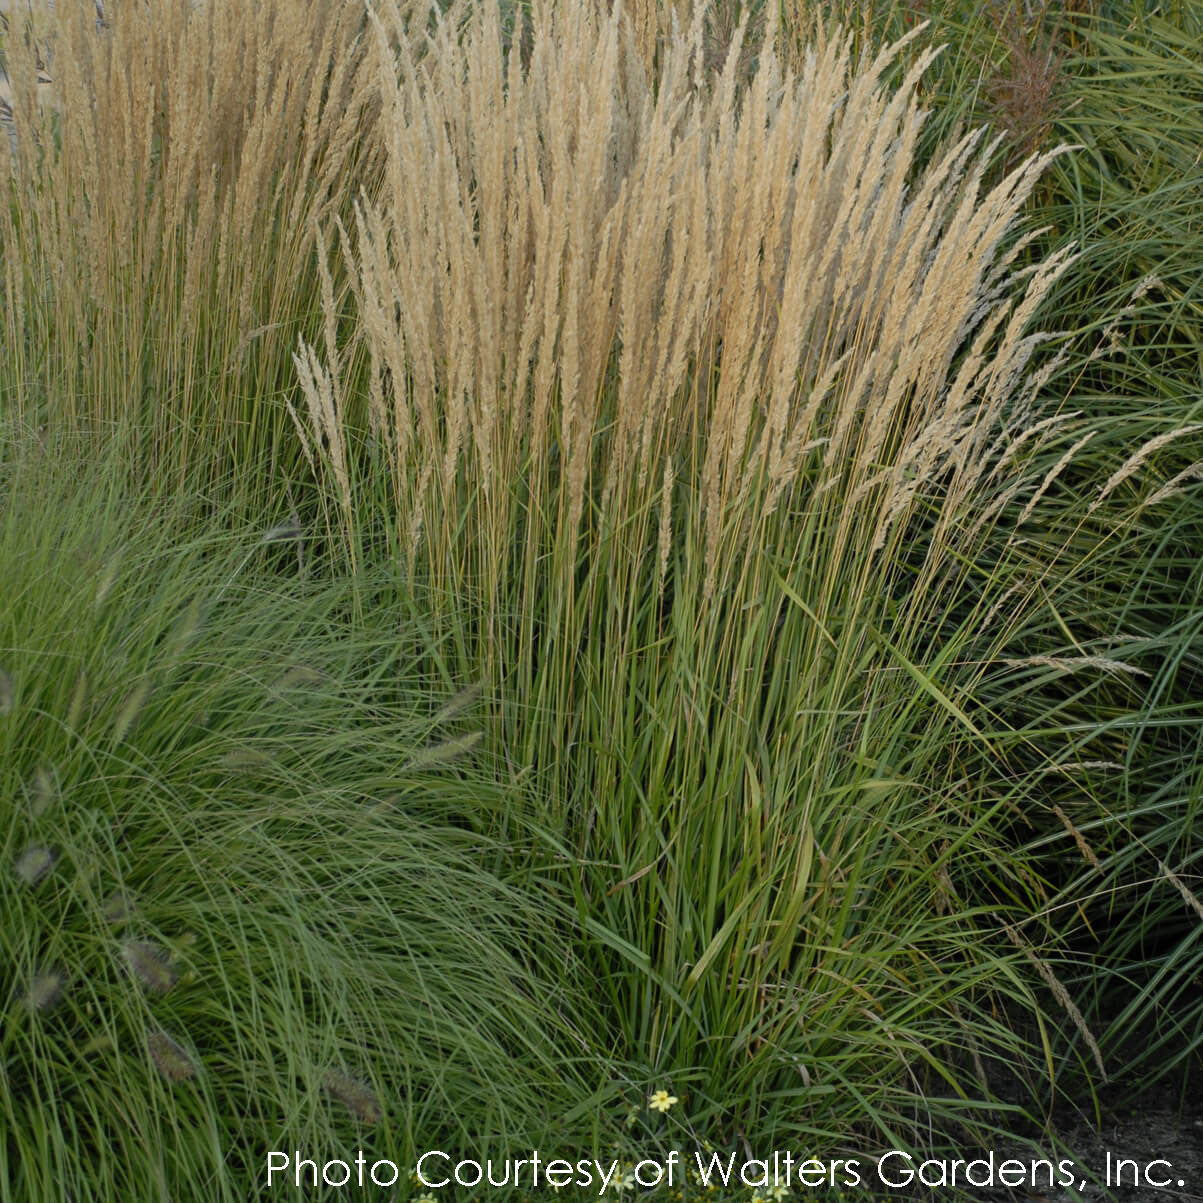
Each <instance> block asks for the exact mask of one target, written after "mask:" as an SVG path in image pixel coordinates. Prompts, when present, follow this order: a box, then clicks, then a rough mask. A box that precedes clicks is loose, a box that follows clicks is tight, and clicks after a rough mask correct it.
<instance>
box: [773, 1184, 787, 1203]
mask: <svg viewBox="0 0 1203 1203" xmlns="http://www.w3.org/2000/svg"><path fill="white" fill-rule="evenodd" d="M769 1196H770V1197H771V1198H772V1199H773V1203H781V1200H782V1199H788V1198H789V1196H790V1189H789V1187H788V1186H786V1185H785V1184H784V1183H783V1182H778V1183H777V1185H776V1186H774V1187H773V1188H772V1189H771V1190H770V1191H769Z"/></svg>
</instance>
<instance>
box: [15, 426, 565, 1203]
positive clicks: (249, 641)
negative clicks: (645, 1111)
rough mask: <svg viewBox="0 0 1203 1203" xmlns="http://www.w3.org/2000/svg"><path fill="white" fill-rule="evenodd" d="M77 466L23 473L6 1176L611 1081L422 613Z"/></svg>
mask: <svg viewBox="0 0 1203 1203" xmlns="http://www.w3.org/2000/svg"><path fill="white" fill-rule="evenodd" d="M7 451H11V448H8V449H6V452H7ZM60 454H63V464H62V465H61V466H59V465H55V464H54V463H53V460H52V458H51V453H49V452H46V453H43V452H33V453H30V455H23V456H20V457H17V456H15V454H6V455H5V458H4V466H3V472H2V475H0V560H2V561H3V563H4V564H5V565H6V566H7V569H6V572H5V574H4V579H3V582H0V593H2V598H0V663H3V665H4V669H5V673H6V679H7V680H8V682H9V689H10V691H11V703H10V705H9V707H8V710H7V713H6V714H5V715H3V716H2V717H0V831H2V832H3V836H2V838H0V862H2V863H3V866H4V871H3V872H2V873H0V916H2V921H0V983H2V985H0V991H2V993H3V1004H4V1010H3V1014H2V1015H0V1046H2V1048H3V1063H4V1067H5V1068H4V1074H3V1077H2V1078H0V1163H2V1164H3V1165H4V1166H5V1171H4V1173H3V1174H2V1175H0V1182H2V1183H3V1185H2V1186H0V1197H3V1198H4V1199H6V1200H9V1199H11V1200H14V1201H15V1200H18V1199H19V1200H21V1201H22V1203H37V1201H45V1203H50V1200H55V1201H57V1200H61V1199H63V1198H64V1197H80V1198H83V1197H85V1196H86V1197H89V1198H102V1199H117V1198H122V1199H126V1198H128V1199H138V1200H150V1199H156V1200H165V1199H168V1198H181V1197H192V1196H193V1195H194V1193H195V1191H196V1190H198V1189H203V1193H204V1196H205V1197H206V1198H211V1199H225V1200H245V1199H246V1198H248V1197H249V1196H250V1194H251V1193H252V1192H253V1191H254V1190H257V1189H258V1187H259V1186H260V1185H261V1183H262V1181H263V1180H264V1178H263V1174H264V1167H265V1165H266V1156H267V1152H268V1151H269V1150H271V1149H275V1148H277V1147H283V1146H281V1145H280V1141H281V1140H282V1139H283V1140H285V1141H286V1143H287V1147H288V1148H289V1149H292V1148H306V1147H308V1148H313V1149H324V1150H337V1149H340V1148H349V1147H352V1146H353V1144H354V1142H355V1141H356V1140H357V1139H366V1133H367V1130H368V1129H370V1130H371V1139H372V1141H373V1143H374V1147H375V1148H376V1150H377V1152H378V1155H379V1156H380V1157H387V1158H392V1159H394V1160H396V1161H397V1162H398V1163H399V1164H403V1165H405V1166H408V1165H411V1164H412V1153H413V1142H414V1141H417V1140H419V1139H421V1140H425V1139H429V1138H434V1137H438V1136H440V1135H441V1137H442V1138H444V1139H448V1140H460V1141H462V1140H464V1139H467V1137H465V1133H470V1134H471V1139H473V1140H480V1139H481V1138H482V1134H485V1138H486V1139H487V1140H502V1139H505V1140H507V1141H509V1140H536V1139H538V1136H539V1134H540V1133H545V1132H546V1131H547V1128H548V1126H549V1125H550V1124H551V1123H552V1117H553V1116H556V1115H563V1114H564V1113H565V1112H567V1111H568V1110H569V1109H570V1107H571V1106H574V1105H580V1103H581V1100H582V1097H583V1087H582V1086H581V1084H580V1082H579V1081H578V1080H577V1074H576V1071H575V1070H574V1069H573V1068H572V1056H571V1050H572V1048H573V1047H574V1041H575V1040H576V1039H577V1037H576V1036H575V1035H574V1034H573V1033H572V1032H571V1030H570V1028H569V1026H567V1025H566V1024H565V1022H564V1021H563V1020H562V1019H561V1018H560V1006H559V1002H558V999H559V995H560V991H561V986H560V985H559V984H558V982H557V981H556V980H554V979H551V980H548V979H547V978H545V976H544V969H545V967H547V966H552V965H554V966H563V965H565V964H566V963H567V958H568V953H567V950H566V949H564V948H563V947H562V946H560V945H558V944H557V943H556V942H555V940H554V939H553V938H552V937H551V936H550V934H549V928H548V924H547V922H546V917H545V914H544V909H541V908H540V906H539V905H538V903H537V900H535V899H533V898H531V897H530V896H528V895H527V894H526V893H524V892H523V891H522V890H520V889H519V887H518V883H517V882H516V880H515V878H514V876H513V874H512V873H510V872H507V871H506V868H505V862H504V848H503V846H502V845H500V844H498V843H497V842H496V841H493V840H491V839H490V838H489V837H488V836H486V835H485V834H484V833H483V832H484V829H485V828H486V827H487V826H488V825H489V824H488V821H487V818H486V816H487V815H488V814H489V813H490V812H491V811H495V810H496V809H498V808H501V807H503V806H504V805H505V803H506V797H507V794H506V791H505V790H504V789H503V788H502V787H501V786H500V785H498V784H496V783H495V782H494V780H493V779H491V778H490V777H489V775H488V774H486V773H485V772H484V769H483V764H482V761H481V758H480V757H479V755H475V756H461V757H460V758H459V759H458V760H457V761H456V765H455V767H454V769H453V770H451V769H447V768H445V767H443V763H442V762H441V761H440V760H439V758H438V757H436V756H433V755H426V756H425V757H424V758H423V757H422V756H421V753H422V752H423V751H425V750H426V749H428V748H429V746H430V745H432V744H437V743H438V742H440V741H444V740H446V739H448V738H460V739H461V740H462V739H464V733H471V732H472V731H473V730H474V729H473V727H472V724H473V723H474V722H477V721H478V719H479V716H478V715H474V714H473V713H472V711H471V710H467V711H463V710H461V712H460V715H459V717H458V718H457V717H454V716H452V717H451V718H450V719H447V718H444V717H440V715H439V713H438V712H439V710H440V708H441V707H440V705H439V701H440V696H441V698H442V699H443V701H444V702H445V700H446V698H447V696H448V693H449V691H448V690H446V689H438V688H436V686H435V683H434V682H432V681H430V680H428V679H426V678H424V677H423V676H421V675H420V674H419V673H418V671H417V669H416V668H415V663H416V661H413V660H411V659H410V653H409V652H407V650H406V649H407V642H408V641H407V638H406V635H405V632H404V630H403V629H399V625H398V623H397V621H396V612H395V610H394V611H384V610H382V611H379V612H378V613H377V615H376V617H375V618H374V619H371V620H368V621H366V622H359V623H356V622H355V621H354V620H353V611H352V608H351V606H350V600H351V597H350V590H349V588H348V584H347V582H346V581H341V582H340V581H338V580H336V579H333V578H331V577H330V576H329V575H328V574H325V575H324V579H323V580H322V581H321V582H320V583H317V582H314V581H310V582H308V583H306V582H303V581H300V580H298V579H297V574H296V567H295V564H293V566H292V568H291V570H290V571H288V570H282V569H281V567H280V565H279V563H278V562H277V563H276V564H275V567H273V566H272V563H271V562H269V560H268V557H269V556H270V555H271V553H273V552H274V551H275V548H274V546H273V545H272V544H264V543H263V541H262V538H261V535H260V532H258V531H250V532H245V531H244V530H243V529H242V528H241V527H237V526H234V527H232V528H231V529H230V530H228V531H223V530H222V529H221V527H222V524H221V522H220V520H219V519H218V518H214V519H212V520H211V521H210V522H208V523H198V522H197V521H196V520H195V517H192V516H189V514H188V513H187V512H186V511H187V510H188V509H189V507H188V506H186V505H182V504H177V503H175V502H165V501H164V500H163V499H157V500H156V499H153V498H150V497H148V496H143V495H139V494H138V493H137V491H136V490H131V489H130V488H129V486H128V485H127V484H124V483H122V482H120V481H118V480H116V479H115V477H116V476H117V474H116V473H109V474H108V476H107V477H106V476H105V474H104V473H103V472H101V471H97V470H95V469H87V468H83V467H82V461H81V460H78V459H76V458H75V457H74V455H72V454H71V453H63V452H61V451H60ZM287 563H288V561H287V560H285V561H284V564H285V565H287ZM361 584H362V582H361ZM290 664H303V665H305V666H306V667H307V668H309V669H310V670H311V675H310V676H308V677H307V678H306V679H305V680H303V681H301V680H299V679H296V680H293V681H292V682H291V683H290V684H288V685H285V684H283V680H282V679H283V678H285V677H286V676H287V673H288V671H289V665H290ZM319 674H320V676H319ZM457 732H460V733H461V734H458V735H457ZM232 753H238V754H240V755H241V756H242V759H240V760H237V759H235V758H234V757H233V756H232V755H231V754H232ZM251 753H253V756H251V755H249V754H251ZM422 1147H425V1146H424V1145H423V1146H422ZM201 1183H203V1184H204V1185H203V1188H202V1187H200V1186H198V1185H197V1184H201Z"/></svg>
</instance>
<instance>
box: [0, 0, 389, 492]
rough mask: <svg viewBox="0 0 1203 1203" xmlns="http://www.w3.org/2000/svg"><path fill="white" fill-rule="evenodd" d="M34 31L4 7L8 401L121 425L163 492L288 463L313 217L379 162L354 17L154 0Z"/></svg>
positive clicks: (314, 295)
mask: <svg viewBox="0 0 1203 1203" xmlns="http://www.w3.org/2000/svg"><path fill="white" fill-rule="evenodd" d="M32 22H33V16H32V15H31V14H30V13H27V12H26V11H25V9H24V8H23V7H22V6H15V8H14V11H13V12H12V14H11V15H10V24H11V31H10V33H9V34H8V35H7V36H6V40H5V52H4V53H5V65H6V68H7V71H8V74H9V77H10V79H11V87H12V94H13V102H12V108H13V128H14V135H13V136H14V140H15V152H11V151H10V146H9V141H8V139H7V138H4V139H0V181H2V183H0V188H3V203H2V204H0V303H2V304H3V307H4V314H5V328H6V338H5V355H4V357H3V360H2V361H0V362H2V365H3V366H0V395H2V396H3V397H4V398H5V402H4V404H5V407H6V409H7V410H8V411H9V412H10V413H14V412H15V413H16V414H17V415H19V416H20V419H21V420H22V422H23V423H25V424H26V425H28V426H30V427H33V426H37V425H42V424H47V423H48V424H50V425H51V426H52V427H55V428H65V429H67V430H74V431H88V432H91V433H92V434H93V435H94V436H96V437H97V438H98V439H103V437H104V436H105V435H106V434H107V432H108V431H109V429H110V428H111V426H112V425H113V424H114V423H118V422H121V421H131V422H133V423H134V424H136V425H137V426H139V427H140V428H141V429H143V430H144V431H146V432H147V436H148V437H147V438H146V440H145V441H144V443H143V445H142V446H140V447H139V448H138V454H139V456H140V458H141V461H142V468H143V470H144V471H146V472H150V471H156V472H160V473H161V474H162V477H163V479H164V480H167V481H170V482H171V485H172V487H174V488H180V487H182V486H183V483H184V481H185V479H190V480H195V479H197V478H198V476H199V475H200V474H201V473H202V471H206V470H207V472H208V474H209V476H210V484H211V486H215V485H216V483H217V482H218V481H220V480H227V481H228V475H227V472H226V465H228V464H229V463H230V462H231V460H232V459H233V460H237V461H238V462H242V463H246V464H248V465H249V464H251V463H255V462H259V461H260V460H264V459H266V460H267V461H268V462H269V463H271V462H273V461H275V463H276V467H277V468H284V469H287V467H288V461H289V457H290V456H294V457H295V454H296V450H295V446H294V447H291V448H289V447H287V446H283V445H282V444H281V441H280V434H281V432H282V430H285V429H286V428H287V421H288V419H287V416H286V414H285V411H284V408H283V405H282V403H281V398H282V396H283V394H284V393H285V392H287V391H289V390H290V389H291V388H293V387H294V383H293V378H292V364H291V361H290V358H289V356H290V352H291V351H292V349H293V348H294V347H295V345H296V339H297V336H298V334H301V333H305V334H306V335H307V336H308V337H312V336H313V335H314V333H315V332H316V330H317V329H319V328H320V327H318V326H315V325H313V321H314V319H315V317H317V315H318V313H319V297H320V295H321V294H320V290H319V288H318V284H317V279H316V276H315V271H314V262H313V248H312V234H313V224H312V223H313V222H314V221H318V220H322V221H324V220H327V219H328V218H329V217H330V216H331V215H333V214H335V213H338V212H347V210H348V206H349V203H350V201H351V199H352V197H353V195H354V190H353V189H348V188H347V182H348V180H356V181H357V182H358V187H364V188H370V187H371V185H372V180H373V177H374V174H375V171H376V163H377V158H376V155H377V149H378V144H377V140H376V135H375V119H376V110H375V108H374V106H373V102H372V98H371V94H370V91H369V88H370V83H371V74H372V72H371V69H370V65H369V64H368V63H367V62H366V61H365V58H364V54H363V50H362V38H361V27H362V24H363V13H362V11H361V10H360V9H359V8H358V7H357V6H356V5H353V4H340V3H319V4H309V3H305V2H303V0H270V2H269V3H266V4H261V3H258V2H257V0H255V2H252V0H247V2H245V3H239V4H237V5H231V4H199V5H198V4H192V3H190V2H189V0H179V2H174V0H163V2H156V3H152V4H121V5H117V6H112V11H110V12H109V13H108V15H107V19H106V20H105V21H103V22H100V21H97V20H96V19H95V15H94V14H93V12H92V11H91V6H90V5H77V4H72V5H61V6H59V7H58V9H57V10H56V11H55V12H54V13H42V12H39V16H38V20H37V23H36V26H35V25H33V24H32ZM39 63H42V64H43V66H44V68H45V69H44V70H42V71H41V73H40V74H41V77H43V78H45V77H47V76H48V77H49V80H50V82H49V83H41V84H40V83H39V82H38V80H39ZM14 153H15V159H14V158H13V154H14ZM10 160H11V161H10ZM281 457H282V458H283V463H281V462H280V458H281ZM240 491H241V492H242V493H243V494H245V493H246V492H248V491H253V490H252V489H251V483H250V482H249V481H246V482H243V487H242V488H241V490H240ZM261 501H262V498H258V497H256V498H252V499H249V508H250V509H251V511H252V512H253V510H254V506H255V504H256V503H258V502H261Z"/></svg>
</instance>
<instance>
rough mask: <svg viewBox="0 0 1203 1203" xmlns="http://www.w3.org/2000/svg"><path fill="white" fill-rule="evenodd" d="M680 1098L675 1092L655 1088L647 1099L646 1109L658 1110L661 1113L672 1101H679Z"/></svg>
mask: <svg viewBox="0 0 1203 1203" xmlns="http://www.w3.org/2000/svg"><path fill="white" fill-rule="evenodd" d="M680 1101H681V1100H680V1099H679V1098H677V1096H676V1095H675V1094H669V1093H668V1091H667V1090H657V1091H656V1093H655V1094H653V1095H652V1097H651V1098H650V1099H648V1101H647V1109H648V1110H649V1111H659V1112H660V1113H661V1114H663V1113H664V1112H665V1111H667V1110H668V1109H669V1108H670V1107H672V1106H673V1104H674V1103H679V1102H680Z"/></svg>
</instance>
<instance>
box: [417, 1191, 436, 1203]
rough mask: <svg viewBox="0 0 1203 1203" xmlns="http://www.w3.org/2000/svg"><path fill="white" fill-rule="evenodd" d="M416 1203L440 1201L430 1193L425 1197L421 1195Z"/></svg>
mask: <svg viewBox="0 0 1203 1203" xmlns="http://www.w3.org/2000/svg"><path fill="white" fill-rule="evenodd" d="M414 1203H438V1200H437V1199H436V1198H435V1197H434V1195H432V1194H431V1193H430V1192H429V1191H427V1192H426V1194H424V1195H419V1196H418V1197H417V1198H416V1199H415V1200H414Z"/></svg>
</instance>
